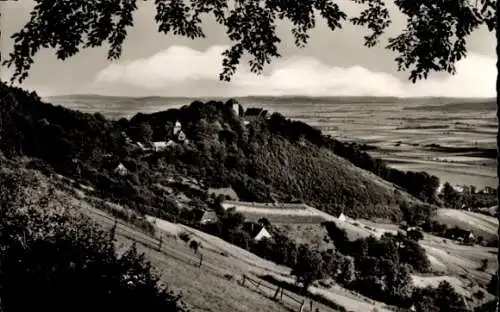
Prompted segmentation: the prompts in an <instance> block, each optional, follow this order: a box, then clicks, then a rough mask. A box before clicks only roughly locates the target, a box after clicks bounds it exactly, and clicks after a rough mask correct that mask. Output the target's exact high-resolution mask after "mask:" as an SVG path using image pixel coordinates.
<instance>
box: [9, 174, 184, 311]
mask: <svg viewBox="0 0 500 312" xmlns="http://www.w3.org/2000/svg"><path fill="white" fill-rule="evenodd" d="M0 176H1V175H0ZM2 178H5V177H3V176H2ZM14 180H15V179H14ZM4 181H5V180H4ZM11 182H14V181H12V180H11ZM18 182H19V183H16V184H14V185H13V186H14V188H15V187H19V186H22V185H23V184H24V183H23V181H18ZM0 188H1V190H0V191H2V192H0V197H1V198H0V203H1V206H0V212H1V215H2V217H1V218H0V298H2V300H1V303H0V310H2V311H29V310H32V308H33V304H36V307H37V308H38V309H40V310H42V311H56V312H57V311H61V312H62V311H68V309H70V310H71V311H78V312H79V311H82V312H83V311H106V310H110V311H112V310H115V309H117V310H119V311H139V310H142V309H145V310H146V311H153V310H163V311H186V309H185V307H184V306H183V304H182V303H181V302H180V297H178V296H176V295H174V294H173V293H171V292H169V291H168V290H167V289H166V288H164V287H163V286H160V285H159V284H158V281H159V280H158V278H157V276H155V275H154V274H153V272H152V267H151V265H150V263H149V262H147V261H146V260H145V259H144V256H143V255H140V254H138V253H137V250H136V248H135V246H132V248H130V249H129V250H128V251H127V252H125V253H124V254H123V255H122V256H120V257H118V256H117V255H116V252H115V247H114V244H113V242H112V241H111V238H110V236H109V234H108V233H106V232H104V231H102V230H100V229H99V228H98V227H97V225H95V224H93V223H91V222H90V220H89V219H87V218H85V217H83V216H75V215H73V214H71V213H70V212H69V211H68V210H66V209H64V208H63V207H52V206H49V205H48V202H49V201H47V200H45V199H44V198H43V197H42V198H41V199H40V200H37V201H36V202H31V203H30V202H29V201H26V200H25V199H22V198H20V197H19V196H18V195H20V194H22V193H23V192H22V190H19V189H17V190H12V189H11V190H10V191H11V192H10V194H9V195H7V196H6V193H5V192H4V191H6V189H8V188H9V185H6V184H2V185H0ZM12 194H14V195H12ZM51 202H52V203H53V201H51ZM26 203H28V204H26Z"/></svg>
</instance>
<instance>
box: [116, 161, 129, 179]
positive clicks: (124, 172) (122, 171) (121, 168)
mask: <svg viewBox="0 0 500 312" xmlns="http://www.w3.org/2000/svg"><path fill="white" fill-rule="evenodd" d="M113 172H114V173H116V174H119V175H121V176H125V175H127V174H128V169H127V168H125V166H124V165H123V164H122V163H119V164H118V166H116V168H115V170H113Z"/></svg>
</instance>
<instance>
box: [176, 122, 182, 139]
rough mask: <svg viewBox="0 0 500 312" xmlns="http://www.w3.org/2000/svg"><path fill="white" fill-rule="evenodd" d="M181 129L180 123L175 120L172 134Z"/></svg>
mask: <svg viewBox="0 0 500 312" xmlns="http://www.w3.org/2000/svg"><path fill="white" fill-rule="evenodd" d="M181 130H182V125H181V123H180V122H179V121H176V122H175V126H174V136H176V135H177V133H179V132H180V131H181Z"/></svg>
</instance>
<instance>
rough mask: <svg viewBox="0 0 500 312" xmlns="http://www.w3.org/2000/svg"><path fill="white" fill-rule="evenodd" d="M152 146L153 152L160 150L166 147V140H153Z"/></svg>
mask: <svg viewBox="0 0 500 312" xmlns="http://www.w3.org/2000/svg"><path fill="white" fill-rule="evenodd" d="M153 148H154V150H155V152H161V151H163V150H165V149H166V148H167V142H165V141H159V142H153Z"/></svg>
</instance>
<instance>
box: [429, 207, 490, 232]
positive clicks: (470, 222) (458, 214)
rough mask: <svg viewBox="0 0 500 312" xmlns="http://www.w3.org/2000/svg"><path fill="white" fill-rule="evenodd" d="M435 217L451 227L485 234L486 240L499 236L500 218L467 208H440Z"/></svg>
mask: <svg viewBox="0 0 500 312" xmlns="http://www.w3.org/2000/svg"><path fill="white" fill-rule="evenodd" d="M435 219H436V220H437V221H439V222H440V223H443V224H446V225H448V226H449V227H454V226H458V227H460V228H463V229H467V230H470V231H472V232H473V233H474V235H476V236H483V237H484V239H485V240H491V239H494V238H496V237H497V231H498V220H497V219H496V218H495V217H491V216H487V215H484V214H480V213H477V212H471V211H465V210H454V209H439V210H438V212H437V216H436V218H435Z"/></svg>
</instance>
